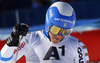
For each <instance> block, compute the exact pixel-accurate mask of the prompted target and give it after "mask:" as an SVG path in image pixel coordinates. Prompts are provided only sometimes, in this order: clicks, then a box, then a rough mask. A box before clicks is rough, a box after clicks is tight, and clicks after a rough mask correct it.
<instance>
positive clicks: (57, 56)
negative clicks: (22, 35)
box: [43, 45, 65, 60]
mask: <svg viewBox="0 0 100 63" xmlns="http://www.w3.org/2000/svg"><path fill="white" fill-rule="evenodd" d="M58 48H59V49H62V54H61V55H62V56H64V55H65V46H64V45H63V46H61V47H58ZM52 53H53V54H52ZM50 57H55V58H56V60H60V57H59V55H58V51H57V48H56V47H55V46H51V47H50V48H49V50H48V52H47V53H46V55H45V57H44V58H43V60H49V59H50Z"/></svg>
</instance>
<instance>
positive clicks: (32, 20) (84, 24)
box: [0, 0, 100, 63]
mask: <svg viewBox="0 0 100 63" xmlns="http://www.w3.org/2000/svg"><path fill="white" fill-rule="evenodd" d="M56 1H65V2H68V3H69V4H70V5H71V6H72V7H73V8H74V10H75V12H76V17H77V21H76V24H75V27H74V30H73V32H72V34H71V35H72V36H74V37H76V38H78V39H79V40H81V41H82V42H83V43H84V44H85V45H86V47H87V49H88V53H89V58H90V63H100V0H0V49H1V48H2V47H3V45H4V44H5V40H6V38H7V37H9V36H10V33H11V32H12V27H13V26H14V25H15V24H17V23H26V24H28V25H29V26H30V28H29V29H30V31H29V32H33V31H37V30H42V29H44V23H45V14H46V10H47V9H48V7H49V6H50V5H51V4H52V3H54V2H56ZM22 60H23V59H22ZM22 60H19V61H18V63H20V61H22ZM23 61H24V60H23ZM21 63H23V62H21ZM24 63H25V62H24Z"/></svg>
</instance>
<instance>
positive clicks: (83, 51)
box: [0, 1, 89, 63]
mask: <svg viewBox="0 0 100 63" xmlns="http://www.w3.org/2000/svg"><path fill="white" fill-rule="evenodd" d="M75 21H76V16H75V11H74V9H73V8H72V7H71V6H70V5H69V4H68V3H66V2H62V1H58V2H55V3H53V4H52V5H51V6H50V7H49V8H48V10H47V13H46V19H45V28H44V30H39V31H35V32H31V33H28V34H27V32H28V26H27V25H26V24H24V23H20V24H16V25H15V26H14V28H13V32H12V33H11V36H10V37H8V38H7V40H6V44H5V45H4V47H3V48H2V50H1V52H0V63H14V62H15V61H16V60H18V59H20V58H21V57H22V56H23V55H25V57H26V63H89V57H88V51H87V48H86V47H85V45H84V44H83V43H82V42H81V41H79V40H78V39H77V38H75V37H72V36H71V35H70V34H71V32H72V29H73V27H74V25H75ZM26 34H27V35H26ZM25 35H26V36H25ZM22 36H24V37H23V38H22V40H21V41H20V40H19V39H20V37H22ZM19 41H20V42H19Z"/></svg>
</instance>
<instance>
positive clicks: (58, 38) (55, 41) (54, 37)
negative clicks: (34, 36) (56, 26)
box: [49, 32, 64, 44]
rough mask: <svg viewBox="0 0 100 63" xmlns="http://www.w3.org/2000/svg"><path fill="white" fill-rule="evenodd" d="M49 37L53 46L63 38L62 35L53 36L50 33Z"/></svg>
mask: <svg viewBox="0 0 100 63" xmlns="http://www.w3.org/2000/svg"><path fill="white" fill-rule="evenodd" d="M49 37H50V40H51V42H53V43H54V44H57V43H59V42H60V41H61V40H62V39H63V38H64V37H63V36H62V34H59V35H56V36H55V35H52V34H51V33H50V32H49Z"/></svg>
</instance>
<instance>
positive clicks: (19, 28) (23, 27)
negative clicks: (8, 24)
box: [6, 23, 29, 46]
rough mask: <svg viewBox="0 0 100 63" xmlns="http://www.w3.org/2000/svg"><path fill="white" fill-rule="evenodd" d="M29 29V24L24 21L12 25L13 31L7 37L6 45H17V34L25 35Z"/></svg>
mask: <svg viewBox="0 0 100 63" xmlns="http://www.w3.org/2000/svg"><path fill="white" fill-rule="evenodd" d="M28 31H29V26H28V25H27V24H25V23H20V24H16V25H15V26H14V27H13V32H12V33H11V36H10V37H8V38H7V40H6V44H7V45H8V46H18V43H19V39H20V37H19V36H25V35H26V34H27V32H28Z"/></svg>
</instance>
